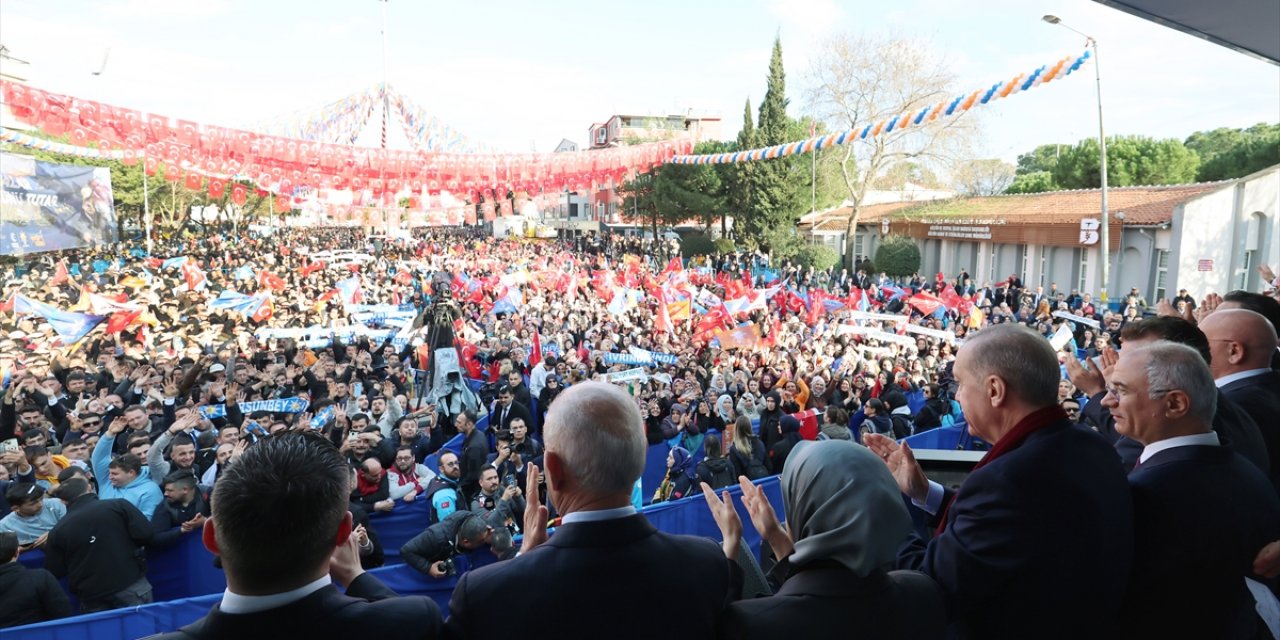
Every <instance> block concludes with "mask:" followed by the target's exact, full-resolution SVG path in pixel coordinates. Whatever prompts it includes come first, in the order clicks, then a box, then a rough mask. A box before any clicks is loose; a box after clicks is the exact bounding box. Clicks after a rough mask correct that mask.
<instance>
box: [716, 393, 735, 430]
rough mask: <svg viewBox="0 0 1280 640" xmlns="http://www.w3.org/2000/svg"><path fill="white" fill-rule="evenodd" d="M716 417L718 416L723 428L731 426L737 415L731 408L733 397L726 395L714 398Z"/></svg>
mask: <svg viewBox="0 0 1280 640" xmlns="http://www.w3.org/2000/svg"><path fill="white" fill-rule="evenodd" d="M716 415H718V416H720V422H721V423H723V424H724V426H725V427H728V426H729V425H732V424H733V421H734V420H737V419H738V413H737V411H735V410H734V408H733V396H730V395H729V394H727V393H726V394H724V395H721V396H720V397H719V398H716Z"/></svg>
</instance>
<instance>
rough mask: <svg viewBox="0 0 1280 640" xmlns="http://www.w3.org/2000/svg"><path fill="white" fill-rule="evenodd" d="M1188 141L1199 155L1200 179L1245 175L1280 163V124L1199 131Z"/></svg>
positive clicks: (1226, 178)
mask: <svg viewBox="0 0 1280 640" xmlns="http://www.w3.org/2000/svg"><path fill="white" fill-rule="evenodd" d="M1185 144H1186V146H1187V148H1188V149H1191V150H1192V151H1195V152H1196V155H1198V156H1200V169H1199V170H1198V171H1197V173H1196V179H1197V180H1200V181H1211V180H1228V179H1231V178H1242V177H1244V176H1247V175H1249V174H1251V173H1255V172H1257V171H1261V170H1263V169H1266V168H1267V167H1271V166H1274V165H1277V164H1280V124H1265V123H1260V124H1256V125H1254V126H1252V127H1249V128H1248V129H1230V128H1227V127H1222V128H1219V129H1214V130H1212V131H1197V132H1195V133H1193V134H1191V136H1190V137H1188V138H1187V140H1186V142H1185Z"/></svg>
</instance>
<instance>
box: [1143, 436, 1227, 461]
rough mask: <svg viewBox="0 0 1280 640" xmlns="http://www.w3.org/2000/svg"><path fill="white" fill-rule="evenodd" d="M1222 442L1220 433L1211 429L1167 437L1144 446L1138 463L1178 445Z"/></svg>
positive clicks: (1209, 444)
mask: <svg viewBox="0 0 1280 640" xmlns="http://www.w3.org/2000/svg"><path fill="white" fill-rule="evenodd" d="M1220 444H1222V443H1221V441H1220V440H1218V434H1216V433H1214V432H1212V431H1210V432H1209V433H1197V434H1194V435H1189V436H1176V437H1173V438H1166V439H1164V440H1160V441H1158V442H1152V443H1151V444H1149V445H1147V446H1145V447H1143V448H1142V455H1140V456H1138V464H1142V463H1144V462H1146V461H1147V460H1148V459H1149V458H1151V456H1154V455H1155V454H1157V453H1160V452H1161V451H1164V450H1166V449H1173V448H1176V447H1194V446H1201V445H1208V446H1213V447H1216V446H1218V445H1220Z"/></svg>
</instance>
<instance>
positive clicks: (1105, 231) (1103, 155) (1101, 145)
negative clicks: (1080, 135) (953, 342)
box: [1041, 15, 1111, 304]
mask: <svg viewBox="0 0 1280 640" xmlns="http://www.w3.org/2000/svg"><path fill="white" fill-rule="evenodd" d="M1041 19H1042V20H1044V21H1045V22H1048V23H1049V24H1055V25H1058V26H1060V27H1063V28H1065V29H1069V30H1070V31H1072V32H1073V33H1077V34H1079V35H1082V36H1084V38H1085V44H1087V45H1088V46H1089V47H1090V48H1091V49H1093V74H1094V78H1095V79H1096V80H1097V85H1098V170H1099V171H1100V172H1101V173H1102V175H1101V180H1102V233H1101V241H1102V250H1101V251H1100V252H1099V253H1100V255H1101V257H1102V291H1101V295H1100V296H1099V299H1100V300H1101V301H1102V302H1103V304H1106V302H1107V285H1108V284H1109V283H1110V281H1111V216H1110V214H1109V213H1108V211H1107V136H1106V133H1104V130H1103V128H1102V70H1101V69H1099V67H1098V41H1097V39H1095V38H1094V37H1093V36H1091V35H1089V34H1087V33H1084V32H1082V31H1079V30H1077V29H1075V28H1073V27H1072V26H1071V25H1069V24H1067V23H1065V22H1063V21H1062V18H1059V17H1058V16H1055V15H1047V16H1044V17H1043V18H1041Z"/></svg>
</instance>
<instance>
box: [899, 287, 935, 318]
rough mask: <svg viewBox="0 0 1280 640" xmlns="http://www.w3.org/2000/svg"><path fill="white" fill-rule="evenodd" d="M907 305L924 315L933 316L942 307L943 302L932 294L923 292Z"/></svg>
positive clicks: (908, 300) (909, 300)
mask: <svg viewBox="0 0 1280 640" xmlns="http://www.w3.org/2000/svg"><path fill="white" fill-rule="evenodd" d="M907 304H909V305H911V306H912V307H914V308H915V309H916V310H917V311H919V312H920V313H922V314H924V315H926V316H927V315H932V314H933V312H934V311H937V310H938V308H939V307H941V306H942V300H939V299H938V297H937V296H935V295H933V294H931V293H925V292H923V291H921V292H920V293H917V294H915V295H914V296H911V297H910V298H908V299H907Z"/></svg>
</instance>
